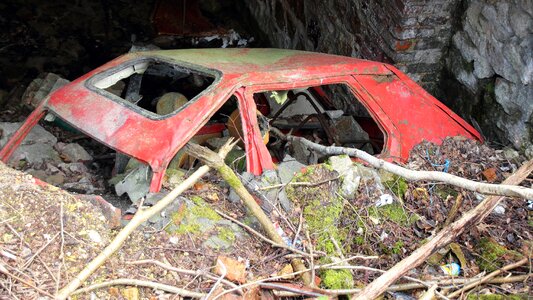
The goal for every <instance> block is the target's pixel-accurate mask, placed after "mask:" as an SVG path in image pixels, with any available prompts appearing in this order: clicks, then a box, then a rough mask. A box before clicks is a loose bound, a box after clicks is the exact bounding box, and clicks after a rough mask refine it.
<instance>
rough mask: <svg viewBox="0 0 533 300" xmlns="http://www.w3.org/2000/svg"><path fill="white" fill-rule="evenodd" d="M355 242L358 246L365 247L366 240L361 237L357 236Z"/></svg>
mask: <svg viewBox="0 0 533 300" xmlns="http://www.w3.org/2000/svg"><path fill="white" fill-rule="evenodd" d="M353 242H354V243H355V244H356V245H363V244H364V243H365V238H364V237H362V236H360V235H359V236H356V237H355V239H353Z"/></svg>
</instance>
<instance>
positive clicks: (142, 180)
mask: <svg viewBox="0 0 533 300" xmlns="http://www.w3.org/2000/svg"><path fill="white" fill-rule="evenodd" d="M151 178H152V176H151V170H150V167H149V166H148V165H144V164H141V165H140V166H138V167H137V168H135V169H133V170H132V171H130V172H129V173H128V174H127V175H126V176H125V177H124V179H122V180H121V181H120V182H118V183H117V184H115V192H116V193H117V195H119V196H121V195H123V194H124V193H127V194H128V197H129V198H130V200H131V201H132V202H136V201H137V200H139V199H141V198H142V197H144V196H145V195H146V194H148V191H149V189H150V179H151Z"/></svg>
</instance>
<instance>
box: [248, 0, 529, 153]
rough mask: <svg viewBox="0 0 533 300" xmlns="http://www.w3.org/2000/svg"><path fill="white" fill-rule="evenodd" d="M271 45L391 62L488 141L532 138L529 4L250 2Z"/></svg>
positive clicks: (525, 0)
mask: <svg viewBox="0 0 533 300" xmlns="http://www.w3.org/2000/svg"><path fill="white" fill-rule="evenodd" d="M246 3H247V6H248V8H249V10H250V11H251V13H252V15H253V16H254V17H255V18H256V20H257V23H258V27H259V28H260V29H261V30H262V31H264V33H265V34H266V35H267V36H268V37H269V39H270V43H271V44H272V46H274V47H280V48H291V49H301V50H310V51H318V52H325V53H334V54H341V55H348V56H354V57H361V58H366V59H371V60H378V61H384V62H389V63H393V64H394V65H396V66H398V67H399V68H400V69H401V70H403V71H405V72H406V73H407V74H408V75H409V76H411V77H412V78H413V79H415V80H416V81H417V82H418V83H420V84H421V85H422V86H424V87H425V88H426V89H427V90H428V91H429V92H431V93H433V94H434V95H436V96H437V97H438V98H439V99H442V100H443V101H444V102H445V103H446V104H447V105H449V106H451V107H452V108H453V109H454V110H455V111H457V112H459V113H460V114H461V115H462V116H463V117H465V119H467V120H468V121H469V122H472V123H479V125H480V126H481V129H482V131H483V133H485V134H486V135H487V136H488V137H489V138H491V139H499V140H500V141H501V142H503V143H509V142H510V143H512V144H513V145H514V146H515V147H517V148H525V147H526V146H527V145H529V144H531V140H532V137H533V125H532V124H533V116H532V115H531V114H532V110H533V92H532V87H533V85H531V84H530V82H531V80H532V79H531V78H532V76H533V75H532V74H533V70H532V69H533V60H532V59H531V55H532V53H533V49H532V48H533V45H532V40H531V39H532V32H531V30H532V28H533V24H532V19H531V14H532V12H531V9H532V8H533V0H508V1H496V0H462V1H461V0H374V1H366V0H333V1H320V0H248V1H246Z"/></svg>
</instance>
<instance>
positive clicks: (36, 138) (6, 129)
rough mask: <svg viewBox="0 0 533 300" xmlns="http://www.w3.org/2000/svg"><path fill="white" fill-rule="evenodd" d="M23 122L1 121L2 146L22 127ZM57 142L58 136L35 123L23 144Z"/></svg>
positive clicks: (0, 143)
mask: <svg viewBox="0 0 533 300" xmlns="http://www.w3.org/2000/svg"><path fill="white" fill-rule="evenodd" d="M21 125H22V122H17V123H8V122H0V130H1V131H2V136H1V138H0V147H3V146H4V144H5V143H7V141H8V140H9V139H10V138H11V137H12V136H13V134H14V133H15V132H16V131H17V130H18V129H19V128H20V126H21ZM55 143H57V138H56V137H55V136H54V135H53V134H51V133H50V132H48V131H46V130H45V129H44V128H42V127H41V126H39V125H35V127H33V128H32V130H31V131H30V133H29V134H28V135H27V136H26V138H25V139H24V140H23V141H22V143H21V145H30V144H49V145H54V144H55Z"/></svg>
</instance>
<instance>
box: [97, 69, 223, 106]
mask: <svg viewBox="0 0 533 300" xmlns="http://www.w3.org/2000/svg"><path fill="white" fill-rule="evenodd" d="M214 80H215V78H214V76H212V75H208V74H205V73H202V72H199V71H197V70H192V69H189V68H185V67H182V66H177V65H174V64H171V63H167V62H164V61H158V60H142V61H138V62H135V63H133V64H131V65H127V66H126V67H124V66H121V67H120V69H115V70H114V71H113V72H112V73H111V74H109V73H103V74H98V75H96V76H95V77H94V78H93V80H90V81H89V84H91V85H92V87H94V88H97V89H98V90H99V92H102V91H105V92H107V93H109V94H108V95H110V94H111V95H113V96H111V95H110V98H111V99H113V100H117V98H118V100H119V101H122V102H127V103H130V104H132V105H135V106H136V107H138V108H141V109H142V110H141V112H149V113H152V114H156V115H159V116H166V115H171V114H173V113H174V112H176V111H178V110H179V109H180V108H182V107H184V106H185V105H186V104H187V103H188V102H189V101H191V100H192V99H194V98H195V97H197V96H198V95H199V94H201V93H202V92H204V91H205V90H207V89H208V88H209V87H210V86H211V85H212V84H213V82H214Z"/></svg>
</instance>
